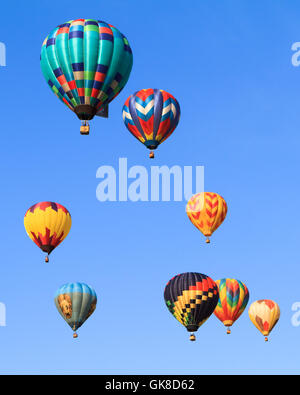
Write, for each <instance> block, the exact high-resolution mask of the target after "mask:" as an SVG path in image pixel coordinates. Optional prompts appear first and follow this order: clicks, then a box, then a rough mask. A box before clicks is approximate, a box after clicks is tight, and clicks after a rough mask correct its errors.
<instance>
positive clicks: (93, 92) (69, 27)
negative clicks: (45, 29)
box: [41, 19, 133, 134]
mask: <svg viewBox="0 0 300 395" xmlns="http://www.w3.org/2000/svg"><path fill="white" fill-rule="evenodd" d="M132 63H133V58H132V51H131V48H130V46H129V43H128V41H127V39H126V38H125V37H124V36H123V34H122V33H121V32H120V31H119V30H118V29H116V28H115V27H114V26H112V25H110V24H108V23H105V22H102V21H98V20H94V19H76V20H72V21H69V22H67V23H64V24H62V25H59V26H58V27H57V28H55V29H54V30H52V32H51V33H50V34H49V36H48V37H47V38H46V39H45V41H44V43H43V46H42V51H41V68H42V72H43V75H44V77H45V79H46V81H47V83H48V84H49V86H50V88H51V89H52V91H53V92H54V93H55V95H56V96H57V97H58V98H59V99H60V100H61V101H62V102H63V103H65V104H66V105H67V106H68V107H69V109H70V110H72V111H73V112H75V114H76V115H77V116H78V118H79V119H80V120H81V121H82V126H81V129H80V132H81V134H89V124H88V121H89V120H91V119H93V117H94V116H95V115H101V114H103V113H104V115H105V113H108V109H107V106H108V103H110V102H111V101H112V100H113V99H114V98H115V97H116V96H117V95H118V94H119V93H120V92H121V90H122V89H123V88H124V86H125V85H126V83H127V81H128V79H129V75H130V72H131V69H132Z"/></svg>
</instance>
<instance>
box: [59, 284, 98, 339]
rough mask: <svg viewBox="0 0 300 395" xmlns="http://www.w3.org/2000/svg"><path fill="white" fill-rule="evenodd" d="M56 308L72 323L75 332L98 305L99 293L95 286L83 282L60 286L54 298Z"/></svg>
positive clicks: (69, 323) (68, 322) (74, 335)
mask: <svg viewBox="0 0 300 395" xmlns="http://www.w3.org/2000/svg"><path fill="white" fill-rule="evenodd" d="M54 302H55V305H56V308H57V310H58V312H59V313H60V315H61V316H62V317H63V319H64V320H65V321H66V322H67V324H68V325H70V327H71V329H72V330H73V332H74V334H73V337H74V339H76V338H77V337H78V335H77V333H76V331H77V329H79V328H80V327H81V326H82V325H83V324H84V323H85V321H86V320H87V319H88V318H89V317H90V316H91V315H92V314H93V312H94V311H95V309H96V305H97V295H96V292H95V291H94V290H93V288H91V287H89V286H88V285H86V284H82V283H69V284H65V285H63V286H62V287H60V288H59V289H58V290H57V292H56V294H55V298H54Z"/></svg>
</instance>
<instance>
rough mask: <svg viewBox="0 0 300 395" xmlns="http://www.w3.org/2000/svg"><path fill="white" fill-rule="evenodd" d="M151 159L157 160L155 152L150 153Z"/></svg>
mask: <svg viewBox="0 0 300 395" xmlns="http://www.w3.org/2000/svg"><path fill="white" fill-rule="evenodd" d="M149 158H150V159H154V158H155V155H154V152H153V151H151V152H150V154H149Z"/></svg>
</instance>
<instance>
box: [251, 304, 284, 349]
mask: <svg viewBox="0 0 300 395" xmlns="http://www.w3.org/2000/svg"><path fill="white" fill-rule="evenodd" d="M249 317H250V320H251V321H252V323H253V324H254V325H255V326H256V328H257V329H258V330H259V331H260V332H261V333H262V334H263V336H265V341H266V342H267V341H268V336H269V334H270V333H271V331H272V330H273V328H274V326H275V325H276V324H277V322H278V321H279V318H280V309H279V306H278V304H277V303H275V302H273V301H272V300H268V299H264V300H258V301H256V302H254V303H252V305H251V306H250V307H249Z"/></svg>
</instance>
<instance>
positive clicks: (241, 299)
mask: <svg viewBox="0 0 300 395" xmlns="http://www.w3.org/2000/svg"><path fill="white" fill-rule="evenodd" d="M216 284H217V286H218V289H219V302H218V304H217V307H216V309H215V311H214V314H215V316H216V317H217V318H218V319H219V320H220V321H221V322H222V323H223V324H224V325H225V326H226V327H227V333H228V334H230V333H231V331H230V327H231V326H232V325H233V324H234V322H235V321H236V320H237V319H238V318H240V316H241V315H242V314H243V312H244V310H245V308H246V306H247V304H248V301H249V291H248V288H247V287H246V285H245V284H243V283H242V282H241V281H239V280H234V279H231V278H223V279H222V280H217V281H216Z"/></svg>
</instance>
